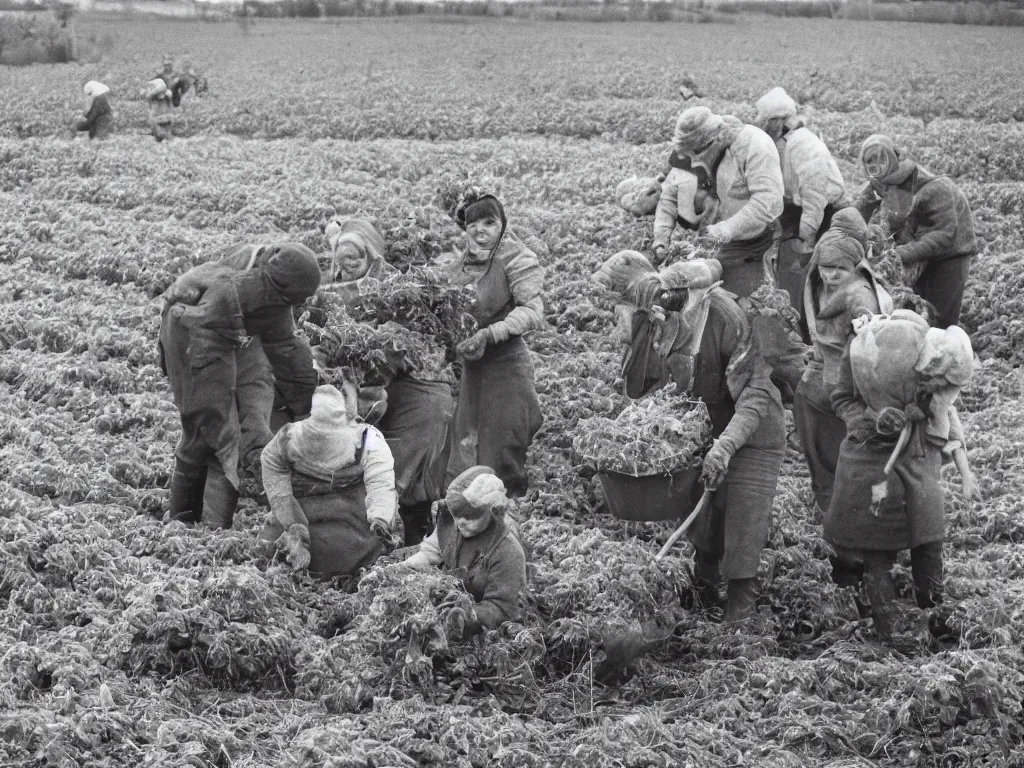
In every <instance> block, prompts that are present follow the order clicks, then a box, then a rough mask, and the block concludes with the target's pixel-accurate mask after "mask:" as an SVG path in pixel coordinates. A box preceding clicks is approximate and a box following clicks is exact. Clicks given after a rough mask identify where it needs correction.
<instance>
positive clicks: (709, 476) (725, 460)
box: [700, 442, 732, 491]
mask: <svg viewBox="0 0 1024 768" xmlns="http://www.w3.org/2000/svg"><path fill="white" fill-rule="evenodd" d="M730 458H732V457H731V456H730V455H729V452H728V451H727V450H725V448H723V447H722V446H721V445H719V444H718V443H717V442H716V443H715V444H714V445H712V446H711V450H710V451H708V454H707V456H705V457H704V466H703V468H702V469H701V473H700V480H701V482H702V483H703V484H704V488H705V489H706V490H710V491H713V490H715V489H716V488H718V486H720V485H721V484H722V481H723V480H725V472H726V470H727V469H728V468H729V459H730Z"/></svg>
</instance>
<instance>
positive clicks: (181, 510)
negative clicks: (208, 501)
mask: <svg viewBox="0 0 1024 768" xmlns="http://www.w3.org/2000/svg"><path fill="white" fill-rule="evenodd" d="M205 485H206V467H199V466H196V465H195V464H192V463H190V462H187V461H183V460H182V459H175V460H174V473H173V474H172V475H171V494H170V509H169V510H168V513H167V516H168V519H169V520H180V521H181V522H183V523H198V522H199V520H200V518H201V517H202V514H203V488H204V487H205Z"/></svg>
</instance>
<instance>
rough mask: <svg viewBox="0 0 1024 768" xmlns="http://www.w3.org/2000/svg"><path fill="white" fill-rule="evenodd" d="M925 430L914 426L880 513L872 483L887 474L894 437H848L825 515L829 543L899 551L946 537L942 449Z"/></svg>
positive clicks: (849, 547)
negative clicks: (874, 504)
mask: <svg viewBox="0 0 1024 768" xmlns="http://www.w3.org/2000/svg"><path fill="white" fill-rule="evenodd" d="M922 430H923V427H922V426H921V425H916V426H915V427H914V434H913V435H912V436H911V439H910V443H909V444H908V445H907V447H906V448H905V449H904V451H903V454H902V455H901V456H900V458H899V460H898V461H897V462H896V466H895V468H894V469H893V472H892V474H891V475H890V476H889V492H888V495H887V497H886V499H885V501H884V502H883V503H882V504H881V508H880V509H879V510H878V515H877V516H876V515H875V514H873V513H872V511H871V486H873V485H874V484H875V483H878V482H880V481H881V480H882V479H883V477H884V476H883V474H882V470H883V469H884V467H885V464H886V462H887V461H888V460H889V456H890V455H891V454H892V449H893V447H894V443H892V442H881V441H879V440H868V441H867V442H865V443H856V442H853V441H851V440H850V439H849V437H847V438H845V439H844V440H843V443H842V446H841V447H840V450H839V466H838V469H837V472H836V478H835V489H834V491H833V494H832V503H831V504H830V505H829V508H828V513H827V514H826V516H825V538H826V540H828V541H829V543H832V544H835V545H838V546H839V547H843V548H845V549H854V550H860V549H867V550H889V551H895V550H900V549H910V548H912V547H917V546H919V545H921V544H929V543H931V542H935V541H942V539H943V537H944V535H945V519H944V516H943V509H944V506H943V502H944V499H943V493H942V487H941V485H940V483H939V472H940V470H941V468H942V451H941V450H940V449H939V447H938V446H936V445H935V444H934V443H932V442H931V441H929V440H926V439H925V440H922V439H921V432H922Z"/></svg>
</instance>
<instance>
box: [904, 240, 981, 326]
mask: <svg viewBox="0 0 1024 768" xmlns="http://www.w3.org/2000/svg"><path fill="white" fill-rule="evenodd" d="M970 271H971V257H970V256H954V257H953V258H951V259H943V260H942V261H929V262H928V263H927V264H926V265H925V268H924V271H923V272H922V273H921V276H920V277H919V278H917V282H916V283H915V284H914V293H916V294H917V295H918V296H920V297H921V298H922V299H924V300H925V301H930V302H931V303H932V304H933V305H934V307H935V312H936V320H935V326H936V327H937V328H948V327H949V326H951V325H957V324H958V323H959V322H960V307H961V305H962V304H963V300H964V289H965V288H966V287H967V276H968V275H969V274H970Z"/></svg>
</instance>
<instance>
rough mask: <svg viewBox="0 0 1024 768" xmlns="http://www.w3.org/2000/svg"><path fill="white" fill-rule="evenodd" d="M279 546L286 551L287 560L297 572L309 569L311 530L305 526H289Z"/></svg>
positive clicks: (279, 540)
mask: <svg viewBox="0 0 1024 768" xmlns="http://www.w3.org/2000/svg"><path fill="white" fill-rule="evenodd" d="M278 546H279V547H280V548H281V549H283V550H284V552H285V559H286V560H287V561H288V564H289V565H291V567H292V568H294V569H295V570H296V571H299V570H302V569H303V568H308V567H309V560H310V556H309V529H308V528H306V527H305V526H304V525H299V524H298V523H296V524H294V525H290V526H288V530H286V531H285V532H284V533H282V534H281V538H280V539H278Z"/></svg>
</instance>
